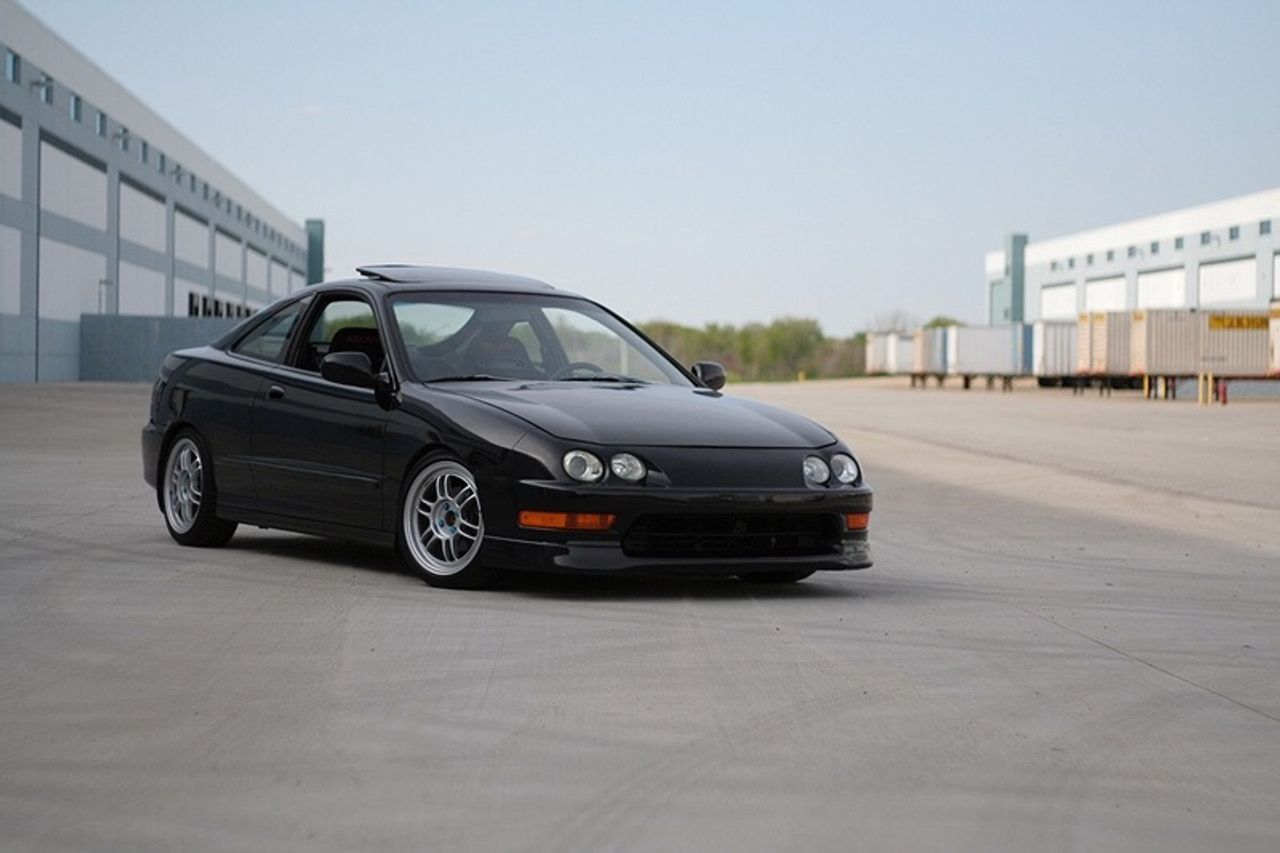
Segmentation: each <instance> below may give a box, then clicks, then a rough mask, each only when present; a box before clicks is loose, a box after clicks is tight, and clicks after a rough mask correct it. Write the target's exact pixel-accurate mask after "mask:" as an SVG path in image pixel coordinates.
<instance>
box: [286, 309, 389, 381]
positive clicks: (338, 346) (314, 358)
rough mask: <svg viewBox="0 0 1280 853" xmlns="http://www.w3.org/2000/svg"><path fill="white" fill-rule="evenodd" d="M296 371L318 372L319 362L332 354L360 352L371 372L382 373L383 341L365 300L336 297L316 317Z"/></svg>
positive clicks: (371, 311)
mask: <svg viewBox="0 0 1280 853" xmlns="http://www.w3.org/2000/svg"><path fill="white" fill-rule="evenodd" d="M305 340H306V345H305V346H304V347H303V352H302V354H301V356H300V362H299V364H298V367H300V368H302V369H303V370H310V371H312V372H314V373H319V372H320V362H321V361H323V360H324V357H325V356H326V355H329V354H330V353H334V352H362V353H364V354H365V355H367V356H369V363H370V365H371V366H372V367H373V369H374V371H378V370H381V369H382V363H383V356H384V354H383V350H382V340H381V338H380V337H379V336H378V324H377V322H376V321H375V320H374V317H373V309H372V308H371V307H369V304H368V303H366V302H365V301H364V300H361V299H356V298H354V297H338V298H337V299H334V300H331V301H330V302H328V303H327V304H325V305H324V307H323V308H322V309H321V311H320V312H319V313H318V314H317V315H316V316H315V319H314V321H313V322H312V324H311V327H310V329H308V331H307V335H306V339H305Z"/></svg>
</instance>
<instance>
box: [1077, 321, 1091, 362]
mask: <svg viewBox="0 0 1280 853" xmlns="http://www.w3.org/2000/svg"><path fill="white" fill-rule="evenodd" d="M1076 373H1079V374H1081V375H1082V376H1087V375H1089V374H1091V373H1093V315H1092V314H1081V315H1080V317H1079V319H1077V320H1076Z"/></svg>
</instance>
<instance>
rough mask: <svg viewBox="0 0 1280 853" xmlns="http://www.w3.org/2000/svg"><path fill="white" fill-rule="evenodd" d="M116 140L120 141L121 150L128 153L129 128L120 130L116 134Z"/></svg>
mask: <svg viewBox="0 0 1280 853" xmlns="http://www.w3.org/2000/svg"><path fill="white" fill-rule="evenodd" d="M116 138H117V139H118V140H119V141H120V150H121V151H128V150H129V128H127V127H122V128H120V130H119V131H118V132H117V133H116Z"/></svg>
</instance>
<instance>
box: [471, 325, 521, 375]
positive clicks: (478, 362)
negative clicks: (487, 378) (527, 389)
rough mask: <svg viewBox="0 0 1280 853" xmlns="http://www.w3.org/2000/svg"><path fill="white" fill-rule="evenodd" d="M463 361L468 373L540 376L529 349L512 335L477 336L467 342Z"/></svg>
mask: <svg viewBox="0 0 1280 853" xmlns="http://www.w3.org/2000/svg"><path fill="white" fill-rule="evenodd" d="M463 362H464V363H465V364H466V367H467V372H468V373H487V374H492V375H494V376H508V377H511V378H513V379H537V378H538V369H537V368H536V367H534V366H533V360H532V359H530V358H529V351H528V350H526V349H525V348H524V344H522V343H520V341H518V340H516V339H515V338H513V337H511V336H510V335H503V336H501V337H490V336H488V335H483V334H482V335H480V336H478V337H476V338H475V339H474V340H473V341H471V343H469V344H467V349H466V352H465V354H464V355H463Z"/></svg>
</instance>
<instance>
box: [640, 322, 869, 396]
mask: <svg viewBox="0 0 1280 853" xmlns="http://www.w3.org/2000/svg"><path fill="white" fill-rule="evenodd" d="M640 328H641V329H642V330H643V331H644V333H645V334H646V335H648V336H649V337H650V338H652V339H653V340H654V341H656V342H657V343H658V344H659V345H660V346H661V347H662V348H663V349H665V350H666V351H667V352H669V353H671V354H672V355H674V356H675V357H676V358H677V359H679V361H680V363H681V364H684V365H686V366H688V365H690V364H693V362H695V361H718V362H720V363H721V364H723V365H724V367H725V370H726V371H727V372H728V373H729V378H730V379H732V380H736V381H740V382H757V381H770V380H786V379H795V378H796V377H797V376H799V375H800V374H804V375H805V376H806V377H808V378H811V379H816V378H819V377H821V378H827V379H832V378H837V377H841V376H860V375H862V373H863V372H865V368H866V335H865V334H863V333H861V332H860V333H858V334H856V335H854V336H853V337H849V338H828V337H826V336H825V335H823V334H822V327H821V326H819V325H818V321H817V320H810V319H804V318H798V317H783V318H781V319H778V320H774V321H773V322H772V323H769V324H768V325H765V324H763V323H748V324H747V325H745V326H730V325H722V324H719V323H712V324H710V325H708V326H704V327H703V328H701V329H698V328H694V327H692V326H682V325H680V324H679V323H672V322H669V321H666V320H654V321H652V322H649V323H641V324H640Z"/></svg>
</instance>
